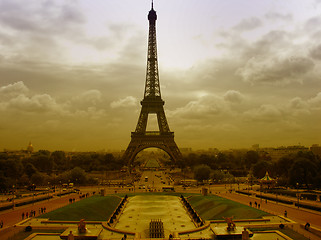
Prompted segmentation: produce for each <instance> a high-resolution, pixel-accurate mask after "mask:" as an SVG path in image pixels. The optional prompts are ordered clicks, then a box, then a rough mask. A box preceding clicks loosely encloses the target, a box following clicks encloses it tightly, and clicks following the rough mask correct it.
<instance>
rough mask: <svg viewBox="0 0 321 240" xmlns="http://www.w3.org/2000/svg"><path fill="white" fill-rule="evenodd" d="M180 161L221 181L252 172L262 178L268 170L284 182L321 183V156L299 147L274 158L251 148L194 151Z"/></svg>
mask: <svg viewBox="0 0 321 240" xmlns="http://www.w3.org/2000/svg"><path fill="white" fill-rule="evenodd" d="M177 164H178V166H179V167H180V168H182V169H185V168H191V169H192V170H193V172H194V176H195V179H196V180H198V181H203V180H209V179H212V180H213V181H214V182H220V181H222V180H223V179H224V178H225V179H226V178H229V179H234V177H248V176H249V174H252V175H253V176H254V177H255V178H257V179H260V178H263V177H264V176H265V173H266V172H268V173H269V175H270V176H271V177H272V178H275V179H277V182H278V184H279V185H282V186H292V187H293V186H297V185H299V186H300V187H305V188H311V187H312V188H320V187H321V175H320V174H319V173H320V171H321V159H320V157H319V156H318V155H315V154H313V153H312V152H311V151H299V152H298V153H296V154H289V155H286V156H283V157H281V158H280V159H278V160H273V161H272V160H271V158H270V157H269V156H268V155H267V154H264V153H263V154H259V153H258V152H257V151H252V150H251V151H247V152H233V153H232V152H231V153H218V154H195V153H191V154H189V155H187V156H184V158H183V159H182V160H180V161H179V162H178V163H177Z"/></svg>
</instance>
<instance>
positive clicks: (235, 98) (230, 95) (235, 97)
mask: <svg viewBox="0 0 321 240" xmlns="http://www.w3.org/2000/svg"><path fill="white" fill-rule="evenodd" d="M223 98H224V100H226V101H229V102H232V103H240V102H242V101H243V100H244V98H245V97H244V95H243V94H241V93H240V92H239V91H235V90H228V91H227V92H226V93H225V94H224V96H223Z"/></svg>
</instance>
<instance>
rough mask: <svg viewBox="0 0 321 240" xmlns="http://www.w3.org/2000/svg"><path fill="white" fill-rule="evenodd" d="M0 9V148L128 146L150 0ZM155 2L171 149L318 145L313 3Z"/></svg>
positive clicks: (320, 23) (140, 87)
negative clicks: (173, 144)
mask: <svg viewBox="0 0 321 240" xmlns="http://www.w3.org/2000/svg"><path fill="white" fill-rule="evenodd" d="M0 9H1V11H0V149H1V150H2V149H22V148H26V146H27V145H28V143H29V141H31V142H32V143H33V145H34V147H35V150H39V149H48V150H68V151H88V150H102V149H105V150H109V149H113V150H121V149H125V148H126V147H127V145H128V143H129V141H130V132H131V131H134V130H135V127H136V124H137V120H138V116H139V112H140V104H139V101H140V100H142V98H143V93H144V84H145V75H146V54H147V37H148V20H147V14H148V11H149V10H150V1H149V0H121V1H120V0H90V1H89V0H73V1H71V0H70V1H68V0H28V1H25V0H0ZM154 9H155V10H156V11H157V15H158V19H157V23H156V24H157V25H156V27H157V41H158V42H157V44H158V60H159V72H160V84H161V92H162V98H163V99H164V100H165V112H166V115H167V120H168V122H169V126H170V129H171V130H172V131H174V132H175V141H176V143H177V144H178V146H179V147H192V148H193V149H207V148H210V147H217V148H219V149H229V148H244V147H251V145H252V144H256V143H258V144H260V146H261V147H277V146H288V145H298V144H301V145H305V146H311V144H314V143H318V144H321V124H320V120H321V40H320V39H321V0H304V1H302V0H284V1H280V0H260V1H258V0H243V1H235V0H224V1H222V0H201V1H200V0H155V3H154ZM155 127H156V119H155V116H150V121H149V126H148V129H149V130H155Z"/></svg>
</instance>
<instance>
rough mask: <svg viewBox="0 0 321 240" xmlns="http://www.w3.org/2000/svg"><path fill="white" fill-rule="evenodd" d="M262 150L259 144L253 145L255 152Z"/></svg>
mask: <svg viewBox="0 0 321 240" xmlns="http://www.w3.org/2000/svg"><path fill="white" fill-rule="evenodd" d="M259 148H260V145H259V144H253V145H252V149H253V150H258V149H259Z"/></svg>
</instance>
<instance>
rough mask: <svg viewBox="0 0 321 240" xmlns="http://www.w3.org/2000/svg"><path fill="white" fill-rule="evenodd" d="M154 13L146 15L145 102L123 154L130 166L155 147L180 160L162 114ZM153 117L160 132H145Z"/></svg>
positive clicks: (142, 102)
mask: <svg viewBox="0 0 321 240" xmlns="http://www.w3.org/2000/svg"><path fill="white" fill-rule="evenodd" d="M156 20H157V15H156V11H155V10H154V8H153V2H152V9H151V10H150V11H149V13H148V21H149V36H148V54H147V70H146V83H145V92H144V99H143V100H142V101H141V102H140V104H141V105H142V108H141V112H140V115H139V118H138V123H137V126H136V130H135V132H132V133H131V141H130V143H129V145H128V147H127V149H126V151H125V153H124V155H123V158H124V159H125V160H127V161H128V163H129V164H130V163H131V162H132V161H133V160H134V158H135V157H136V155H137V154H138V153H139V152H140V151H142V150H144V149H146V148H150V147H156V148H160V149H162V150H164V151H165V152H167V153H168V154H169V155H170V157H171V158H172V159H173V160H174V161H176V160H177V159H180V158H181V156H182V155H181V152H180V151H179V149H178V147H177V145H176V143H175V141H174V132H171V131H170V129H169V126H168V123H167V119H166V116H165V112H164V104H165V102H164V101H163V100H162V98H161V91H160V85H159V75H158V61H157V44H156ZM149 114H156V115H157V123H158V128H159V131H146V128H147V122H148V115H149Z"/></svg>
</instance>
